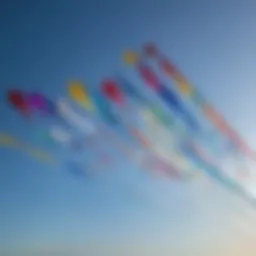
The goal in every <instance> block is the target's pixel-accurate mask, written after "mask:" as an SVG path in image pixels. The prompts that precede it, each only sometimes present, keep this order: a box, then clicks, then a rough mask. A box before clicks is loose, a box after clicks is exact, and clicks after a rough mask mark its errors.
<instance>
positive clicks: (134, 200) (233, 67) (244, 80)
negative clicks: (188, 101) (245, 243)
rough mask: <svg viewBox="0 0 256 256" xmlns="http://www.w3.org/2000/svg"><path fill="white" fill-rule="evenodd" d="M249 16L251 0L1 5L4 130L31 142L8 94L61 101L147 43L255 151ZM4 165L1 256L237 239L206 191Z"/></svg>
mask: <svg viewBox="0 0 256 256" xmlns="http://www.w3.org/2000/svg"><path fill="white" fill-rule="evenodd" d="M255 12H256V3H255V1H249V0H246V1H229V0H225V1H162V0H161V1H154V0H150V1H142V0H141V1H122V0H121V1H114V0H108V1H107V0H106V1H76V0H75V1H67V0H63V1H50V0H45V1H40V0H37V1H26V0H24V1H21V0H20V1H14V0H13V1H2V2H1V6H0V35H1V36H0V39H1V41H0V86H1V91H2V92H1V95H2V98H1V102H0V115H1V122H0V129H1V130H5V131H6V130H8V131H11V132H12V133H13V134H15V135H17V136H19V137H21V138H23V139H24V140H32V137H31V136H32V135H31V131H33V128H34V127H31V126H28V124H27V123H26V122H25V121H24V120H22V118H21V117H19V115H18V114H16V113H15V112H14V111H13V110H11V109H10V108H9V107H8V105H7V103H6V100H5V98H4V97H5V91H6V89H8V88H11V87H16V88H20V89H23V90H38V91H41V92H43V93H45V94H46V95H49V96H50V97H52V98H56V97H57V96H59V95H63V94H64V93H65V87H66V83H67V81H68V80H69V79H72V78H75V79H79V80H81V81H85V82H86V83H87V84H88V86H90V87H93V86H96V85H97V84H99V82H100V81H101V79H102V77H105V76H109V75H111V74H115V72H117V71H118V70H121V69H123V66H122V63H121V59H120V56H121V54H122V52H123V51H124V50H126V49H127V48H134V49H135V50H137V49H139V48H140V47H141V45H142V44H143V43H144V42H147V41H154V42H155V43H156V44H157V45H159V46H160V48H161V49H162V50H163V52H165V53H166V54H167V55H168V56H170V57H171V58H172V59H174V60H175V62H176V63H177V64H178V65H179V67H180V68H181V69H182V70H183V72H184V73H185V74H186V76H187V77H188V78H189V80H190V81H191V82H192V83H193V84H194V85H195V86H196V87H197V88H199V89H200V90H201V91H202V93H203V94H204V95H205V96H206V98H207V99H209V101H210V102H212V103H213V104H214V105H215V106H216V107H217V109H218V110H220V111H221V112H222V113H223V115H224V116H225V117H227V119H228V120H229V121H230V122H231V123H232V124H233V125H234V126H235V127H236V128H237V129H238V130H239V131H240V132H241V134H242V135H243V137H244V138H246V139H247V141H249V142H250V144H251V145H252V146H255V148H256V136H255V127H256V121H255V115H254V113H255V109H256V102H255V99H254V95H255V92H256V89H255V82H256V73H255V70H254V68H255V67H256V30H255V24H256V15H255ZM0 159H1V168H0V174H1V176H0V248H1V249H2V250H3V255H8V256H9V255H22V254H21V252H24V255H29V253H31V255H58V254H57V253H59V255H115V253H117V255H125V253H127V255H129V253H131V254H132V255H136V253H137V254H138V255H143V253H144V254H145V255H146V252H147V251H151V253H153V252H155V254H152V255H161V252H162V251H163V253H162V254H163V255H171V254H170V253H171V252H172V250H173V253H174V254H173V255H183V254H175V250H176V249H175V248H178V249H180V248H183V249H184V248H185V249H186V248H187V250H188V251H189V250H192V249H189V248H199V247H200V246H201V247H202V248H206V249H207V248H211V247H212V248H214V247H215V245H214V244H215V242H216V243H218V244H219V245H220V244H221V245H222V244H223V246H225V244H228V242H229V241H230V240H232V237H233V234H234V233H237V232H234V231H232V229H231V226H232V225H230V224H229V221H230V220H231V219H232V218H231V216H233V215H234V214H235V215H238V216H240V215H239V214H240V213H241V208H243V207H245V204H244V203H242V202H240V201H239V202H238V201H237V199H236V198H234V197H232V196H230V195H229V194H227V193H226V192H224V191H223V190H222V189H220V188H218V187H216V186H215V185H214V184H213V183H211V182H208V183H207V182H205V181H200V180H199V181H197V182H195V183H193V184H190V185H187V184H186V185H185V184H180V183H175V182H172V181H168V180H164V181H163V180H155V179H153V178H152V177H147V176H146V175H144V174H141V172H139V170H135V169H132V168H131V166H130V165H129V164H128V163H122V164H121V166H122V168H119V169H122V170H117V168H115V170H106V173H105V174H103V175H100V176H99V177H98V178H93V179H88V180H79V179H74V178H73V177H72V176H69V175H67V174H66V173H65V171H64V170H61V168H60V170H56V168H54V167H48V166H45V165H41V164H38V162H36V161H34V160H33V159H32V158H29V157H27V156H26V155H25V154H22V153H21V152H19V151H14V150H7V149H2V148H1V149H0ZM124 166H125V167H124ZM109 169H111V168H109ZM241 214H245V213H241ZM252 215H253V214H252ZM236 222H237V221H236ZM236 238H237V237H236ZM234 239H235V238H234ZM237 239H238V238H237ZM131 247H132V248H133V249H132V248H131ZM105 248H108V250H107V249H105ZM136 248H138V249H137V251H136ZM149 248H151V249H149ZM178 249H177V250H178ZM185 249H184V252H183V253H184V255H191V254H189V253H188V251H187V252H186V251H185ZM129 250H130V251H129ZM132 250H133V251H132ZM161 250H162V251H161ZM209 250H211V249H209ZM102 251H103V252H102ZM17 252H19V253H17ZM118 252H120V253H118ZM93 253H94V254H93ZM164 253H166V254H164ZM1 255H2V254H1ZM204 255H210V254H204ZM254 255H255V254H254Z"/></svg>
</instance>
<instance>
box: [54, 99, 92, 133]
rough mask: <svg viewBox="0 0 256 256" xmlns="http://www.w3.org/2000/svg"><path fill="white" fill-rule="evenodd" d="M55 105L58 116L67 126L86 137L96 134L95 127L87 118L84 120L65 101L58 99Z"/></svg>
mask: <svg viewBox="0 0 256 256" xmlns="http://www.w3.org/2000/svg"><path fill="white" fill-rule="evenodd" d="M56 105H57V109H58V113H59V115H60V116H61V117H62V118H63V119H64V120H65V121H66V122H67V123H68V124H70V125H71V126H73V127H74V128H77V129H78V130H79V131H80V132H83V133H85V134H87V135H92V134H95V133H96V127H95V125H94V124H93V123H92V122H91V121H90V120H89V119H88V118H85V117H84V116H81V115H79V114H78V113H77V112H76V111H74V110H73V109H72V107H71V106H70V104H69V103H68V101H67V100H65V99H59V100H58V101H57V104H56Z"/></svg>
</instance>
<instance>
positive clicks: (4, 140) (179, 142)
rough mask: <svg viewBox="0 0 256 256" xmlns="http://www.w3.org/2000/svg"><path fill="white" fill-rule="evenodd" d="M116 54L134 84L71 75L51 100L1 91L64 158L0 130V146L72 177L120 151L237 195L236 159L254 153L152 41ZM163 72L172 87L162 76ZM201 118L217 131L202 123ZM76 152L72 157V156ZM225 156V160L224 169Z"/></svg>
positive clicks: (107, 162) (147, 165)
mask: <svg viewBox="0 0 256 256" xmlns="http://www.w3.org/2000/svg"><path fill="white" fill-rule="evenodd" d="M149 59H151V60H150V61H149ZM152 60H153V61H155V62H156V63H157V67H155V66H154V65H152ZM123 61H124V62H125V63H126V64H129V65H131V66H132V67H134V71H135V72H136V73H137V74H139V77H140V78H141V81H142V82H141V83H139V84H138V85H137V84H135V83H134V82H133V81H134V80H132V79H130V78H128V77H127V78H126V77H125V76H124V75H123V74H117V75H116V76H113V77H111V76H110V78H108V79H105V80H103V81H102V82H101V84H99V85H98V86H97V87H94V89H93V90H92V89H91V88H89V89H90V90H88V89H87V88H86V87H85V86H84V85H83V83H82V82H80V81H73V82H70V83H69V84H68V86H67V91H66V93H67V96H68V98H66V97H63V96H60V97H58V98H57V100H56V101H55V100H53V99H49V98H48V96H47V97H46V96H45V95H42V94H41V93H38V92H23V91H21V90H18V89H10V90H9V91H8V92H7V99H8V102H9V104H11V105H12V106H13V107H14V108H15V109H16V110H17V111H18V112H19V113H21V114H22V116H29V117H31V118H29V122H27V125H30V124H33V125H34V126H33V127H36V124H37V123H33V120H35V117H38V116H40V117H41V116H43V120H42V121H41V122H45V125H44V127H46V129H47V134H48V136H49V138H51V139H52V141H54V142H55V144H56V145H57V147H55V148H52V149H51V152H53V151H58V150H59V151H61V152H64V153H65V154H64V155H65V156H68V157H65V159H61V158H60V157H57V155H58V154H56V156H55V155H54V156H53V155H52V154H50V153H48V151H44V150H42V149H39V148H37V147H32V146H30V144H29V143H23V142H21V141H20V140H17V139H15V138H14V137H13V136H11V135H9V134H6V133H2V134H0V146H4V147H11V148H16V149H22V150H23V151H24V152H26V153H27V154H29V155H30V156H32V157H34V158H36V159H38V160H40V161H43V162H47V163H50V164H53V163H54V164H56V163H57V165H58V166H65V167H66V168H67V169H68V171H69V173H71V174H73V175H75V176H77V177H86V176H87V175H88V174H89V173H92V172H94V174H96V173H95V170H96V169H97V170H100V171H101V170H102V169H103V168H105V167H107V166H108V167H110V166H112V167H113V166H114V165H115V166H118V161H117V160H116V159H117V158H118V157H117V155H120V156H121V157H122V156H124V157H125V158H126V160H129V162H130V163H131V164H132V165H134V166H139V167H140V169H142V170H146V171H149V172H150V173H152V172H153V173H155V174H160V175H163V177H169V178H170V179H172V180H173V181H182V182H184V181H191V180H192V178H196V177H197V176H198V174H199V173H202V174H204V175H208V176H209V177H211V178H212V179H213V180H216V181H217V182H219V183H221V184H222V185H224V186H226V187H227V188H229V189H231V190H232V191H235V192H236V193H240V194H243V193H242V191H246V188H245V185H244V183H242V181H241V179H242V176H243V175H242V174H244V173H245V172H241V171H240V169H243V168H244V166H245V165H241V163H243V161H244V160H243V159H245V157H248V156H252V157H255V156H256V154H254V153H253V152H252V150H251V149H249V147H248V146H247V145H246V143H245V142H243V141H242V140H241V138H240V136H239V135H238V134H237V133H236V132H235V131H234V130H233V128H231V127H230V126H229V125H228V124H227V122H226V121H225V120H224V119H223V118H222V117H221V116H220V115H219V114H218V113H217V112H216V110H215V109H214V108H213V107H212V106H210V105H209V103H207V101H206V100H205V99H204V98H203V97H202V96H201V94H200V93H199V92H198V91H197V90H196V89H195V88H192V86H191V85H190V84H189V82H188V81H187V80H186V79H185V77H184V76H183V75H182V73H181V72H180V71H179V70H178V69H177V67H176V66H175V65H174V64H173V63H171V62H170V61H169V60H168V58H167V57H166V56H164V55H163V54H162V53H160V52H159V50H158V49H157V48H156V47H155V46H154V45H153V44H147V45H146V46H145V47H144V48H143V50H142V52H141V53H140V54H139V53H138V54H137V53H135V52H133V51H127V52H125V54H124V55H123ZM99 75H100V74H99ZM166 76H167V77H169V78H171V81H172V82H173V84H174V85H175V86H174V87H173V84H172V83H170V84H169V83H168V82H166V80H165V79H164V78H165V77H166ZM89 92H90V93H89ZM179 94H181V95H182V97H180V96H179ZM183 96H185V97H183ZM188 99H190V100H191V102H192V103H193V104H194V105H195V106H197V107H196V113H192V110H191V109H189V108H188V107H187V106H188V104H187V103H188V102H186V101H188ZM191 102H190V103H191ZM79 106H80V107H79ZM198 110H200V111H198ZM201 113H202V114H203V115H201ZM42 114H47V115H42ZM205 117H206V118H207V120H209V121H210V122H211V123H212V124H213V125H214V127H216V128H217V131H216V130H213V129H212V128H209V127H208V126H207V127H208V128H207V127H206V128H203V125H202V123H205V119H204V118H205ZM38 126H39V125H38ZM38 129H39V128H38ZM223 135H224V136H223ZM213 138H214V139H213ZM213 140H214V141H215V142H213ZM48 147H49V148H50V146H48ZM218 153H219V154H221V155H222V157H223V158H225V159H226V162H225V161H222V159H220V157H219V155H218ZM92 154H95V155H96V157H92ZM77 158H79V159H80V161H76V160H74V159H77ZM255 159H256V157H255ZM225 163H226V166H227V163H230V166H231V167H229V168H225V166H224V165H225ZM232 164H233V165H232ZM232 166H239V168H238V169H239V170H237V168H236V170H235V169H233V167H232ZM91 168H94V169H95V170H91ZM110 168H111V167H110ZM89 169H90V170H89ZM97 173H99V172H97ZM230 173H232V174H234V175H231V174H230ZM246 175H247V176H248V175H249V173H248V172H247V173H246ZM247 178H248V177H247ZM239 179H240V180H239Z"/></svg>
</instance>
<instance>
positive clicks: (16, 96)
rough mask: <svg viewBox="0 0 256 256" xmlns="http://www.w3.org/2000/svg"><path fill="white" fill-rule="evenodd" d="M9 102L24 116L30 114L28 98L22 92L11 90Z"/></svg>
mask: <svg viewBox="0 0 256 256" xmlns="http://www.w3.org/2000/svg"><path fill="white" fill-rule="evenodd" d="M8 101H9V103H10V104H12V105H13V106H14V107H15V108H16V109H17V110H18V111H19V112H21V113H22V114H24V115H28V114H30V110H29V106H28V104H27V102H26V96H25V94H24V93H23V92H22V91H20V90H9V91H8Z"/></svg>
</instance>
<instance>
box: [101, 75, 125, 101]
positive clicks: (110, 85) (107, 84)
mask: <svg viewBox="0 0 256 256" xmlns="http://www.w3.org/2000/svg"><path fill="white" fill-rule="evenodd" d="M101 90H102V93H103V94H104V95H105V97H106V98H107V99H109V100H111V101H112V102H114V103H117V104H121V103H123V102H124V97H123V95H122V93H121V90H120V89H119V86H118V84H117V83H116V82H115V81H114V80H110V79H109V80H105V81H103V83H102V87H101Z"/></svg>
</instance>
